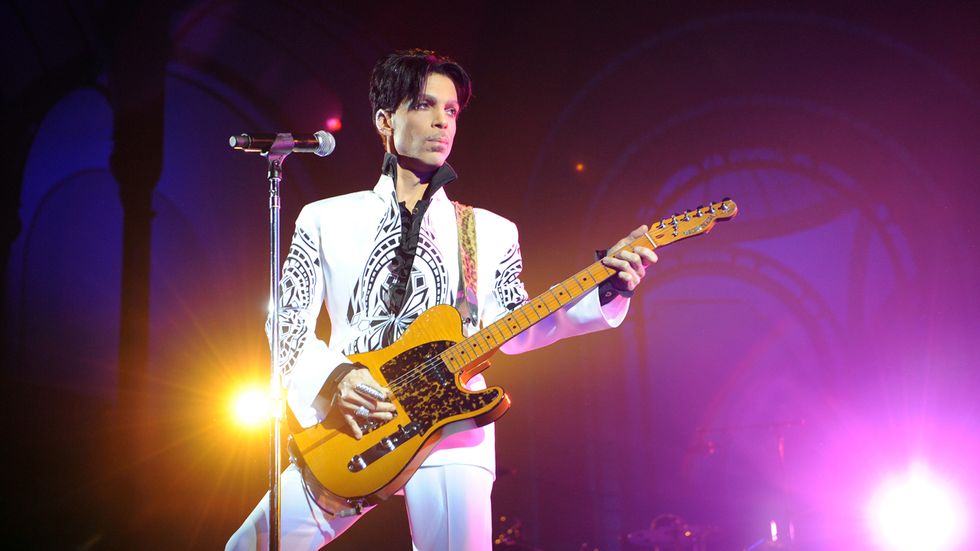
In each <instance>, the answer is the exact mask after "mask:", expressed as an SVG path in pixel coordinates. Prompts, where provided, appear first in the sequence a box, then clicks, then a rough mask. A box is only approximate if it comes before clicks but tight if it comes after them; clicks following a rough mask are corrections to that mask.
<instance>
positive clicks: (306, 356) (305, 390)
mask: <svg viewBox="0 0 980 551" xmlns="http://www.w3.org/2000/svg"><path fill="white" fill-rule="evenodd" d="M319 235H320V232H319V229H318V227H317V221H316V217H315V216H314V215H313V214H312V213H311V212H310V211H309V209H308V208H304V209H303V211H302V212H300V215H299V217H298V218H297V219H296V231H295V233H294V234H293V242H292V244H291V245H290V247H289V254H288V255H287V256H286V261H285V262H284V263H283V267H282V278H281V279H280V282H279V292H280V295H281V297H282V298H281V299H280V305H279V330H280V332H281V341H280V347H279V368H280V369H281V370H282V375H283V386H285V388H286V401H287V403H288V404H289V407H290V409H291V410H292V411H293V414H294V415H295V416H296V418H297V420H298V421H299V422H300V424H301V425H303V426H304V427H309V426H312V425H314V424H316V423H317V422H319V420H321V419H322V418H323V417H324V415H325V411H324V410H325V405H326V404H324V403H321V402H324V400H322V399H319V400H318V396H317V395H318V393H319V391H320V388H321V387H322V386H323V383H324V382H325V381H326V380H327V377H329V376H330V373H331V372H332V371H333V370H334V369H335V368H336V367H337V366H338V365H340V364H342V363H347V362H348V361H349V360H348V359H347V357H345V356H344V355H343V354H341V353H340V352H338V351H336V350H333V349H331V348H329V347H328V346H327V344H326V343H325V342H323V341H322V340H320V339H318V338H317V337H316V332H315V329H316V318H317V315H318V314H319V313H320V305H321V304H323V299H324V292H325V289H324V286H325V282H324V272H323V266H322V265H321V259H320V250H319V237H318V236H319ZM269 310H270V316H269V320H268V322H267V323H266V332H267V333H268V334H269V338H270V343H271V339H272V323H273V316H272V315H271V310H272V307H271V305H270V308H269ZM270 347H271V344H270Z"/></svg>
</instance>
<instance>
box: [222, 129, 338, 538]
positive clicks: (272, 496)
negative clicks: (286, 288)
mask: <svg viewBox="0 0 980 551" xmlns="http://www.w3.org/2000/svg"><path fill="white" fill-rule="evenodd" d="M314 141H315V142H316V144H315V145H314V144H313V142H314ZM270 142H271V144H270ZM228 145H230V146H231V147H232V148H234V149H241V150H243V151H246V152H251V153H261V154H262V156H263V157H265V158H266V159H267V160H268V162H269V170H268V173H267V177H268V179H269V296H270V303H271V307H272V335H271V341H272V342H271V343H270V348H271V351H270V360H269V365H270V367H269V372H270V380H269V388H270V394H269V396H270V408H269V409H270V410H271V411H270V414H271V415H270V419H269V551H279V547H280V539H281V538H280V535H281V534H280V532H281V528H280V525H281V522H280V521H281V507H280V506H281V503H282V500H281V497H280V492H279V489H280V482H281V479H282V453H281V450H282V447H281V443H282V430H281V429H282V422H283V419H284V418H285V413H286V409H285V404H286V400H285V399H284V396H283V394H284V392H283V388H282V371H281V370H280V369H279V350H280V348H281V345H282V344H281V341H282V331H281V330H280V327H279V308H280V302H281V299H282V297H281V296H280V293H279V276H280V270H279V265H280V261H279V207H280V204H279V184H280V183H281V182H282V164H283V162H285V160H286V157H287V156H289V154H290V153H292V152H293V151H300V152H304V153H306V152H308V153H314V154H316V155H318V156H320V157H324V156H326V155H329V154H330V153H331V152H332V151H333V148H334V145H335V142H334V138H333V136H332V135H330V134H329V133H328V132H325V131H323V130H320V131H318V132H315V133H314V134H313V138H302V139H299V140H297V139H295V138H294V137H293V135H292V134H283V133H280V134H276V135H275V138H274V139H273V138H270V137H267V136H264V135H254V136H249V135H248V134H241V135H239V136H232V137H231V138H230V139H229V140H228ZM266 145H268V149H265V146H266Z"/></svg>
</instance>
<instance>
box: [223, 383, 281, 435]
mask: <svg viewBox="0 0 980 551" xmlns="http://www.w3.org/2000/svg"><path fill="white" fill-rule="evenodd" d="M271 410H272V406H271V403H270V400H269V392H268V391H267V390H265V389H261V388H258V387H250V388H246V389H244V390H242V391H240V392H239V393H238V394H237V395H236V396H235V399H234V400H233V403H232V416H233V417H234V419H235V422H236V423H238V424H239V425H241V426H242V427H246V428H254V427H258V426H260V425H261V426H264V425H266V424H268V422H269V419H270V418H271V416H270V415H269V413H270V411H271Z"/></svg>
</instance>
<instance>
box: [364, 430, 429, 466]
mask: <svg viewBox="0 0 980 551" xmlns="http://www.w3.org/2000/svg"><path fill="white" fill-rule="evenodd" d="M421 433H422V426H421V425H419V424H418V423H417V422H415V421H413V422H411V423H409V424H407V425H405V426H404V427H402V426H401V425H398V429H397V430H396V431H395V432H393V433H392V434H390V435H388V436H386V437H384V438H382V439H381V440H380V441H379V442H378V443H377V444H375V445H373V446H371V447H370V448H368V449H366V450H364V451H363V452H361V453H359V454H357V455H355V456H353V457H351V459H350V461H348V462H347V470H348V471H350V472H352V473H357V472H360V471H363V470H364V469H366V468H367V467H368V465H370V464H371V463H374V462H375V461H377V460H378V459H381V458H382V457H384V456H385V455H387V454H388V453H391V452H393V451H395V449H396V448H398V446H401V445H402V444H404V443H405V442H407V441H408V439H409V438H411V437H413V436H416V435H418V434H421Z"/></svg>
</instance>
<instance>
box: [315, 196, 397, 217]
mask: <svg viewBox="0 0 980 551" xmlns="http://www.w3.org/2000/svg"><path fill="white" fill-rule="evenodd" d="M374 205H377V206H383V205H384V202H383V201H381V198H380V197H378V194H377V193H375V192H374V191H371V190H362V191H354V192H351V193H345V194H343V195H334V196H333V197H327V198H325V199H320V200H319V201H313V202H312V203H308V204H307V205H306V206H304V207H303V214H305V215H307V216H324V215H331V214H335V213H345V214H347V215H348V216H349V215H356V213H355V212H354V211H352V210H351V209H355V208H365V207H370V206H374Z"/></svg>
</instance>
